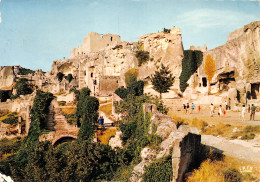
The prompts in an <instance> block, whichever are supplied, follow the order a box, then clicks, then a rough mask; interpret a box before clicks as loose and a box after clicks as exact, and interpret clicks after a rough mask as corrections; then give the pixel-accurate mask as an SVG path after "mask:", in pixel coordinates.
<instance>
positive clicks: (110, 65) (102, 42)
mask: <svg viewBox="0 0 260 182" xmlns="http://www.w3.org/2000/svg"><path fill="white" fill-rule="evenodd" d="M181 35H182V34H181V30H180V28H175V27H174V28H172V29H171V30H170V31H168V32H163V31H162V32H159V33H152V34H147V35H144V36H142V37H141V38H140V39H139V40H138V42H139V43H137V42H124V41H121V38H120V36H118V35H114V34H105V35H101V34H98V33H93V32H92V33H89V34H88V35H87V36H86V37H85V38H84V39H83V42H82V45H81V46H79V47H77V48H75V49H73V50H72V51H71V58H69V59H65V60H56V61H54V62H53V65H52V70H51V72H50V74H51V75H53V76H55V75H57V73H58V72H61V73H63V74H64V75H65V76H66V75H68V74H72V76H73V77H74V78H76V80H77V83H78V85H77V86H78V87H79V88H82V87H89V88H90V89H91V91H92V93H93V94H94V95H98V96H108V95H111V94H112V93H113V92H114V91H115V90H116V89H117V88H119V87H120V86H125V76H124V74H125V73H126V72H127V71H128V70H130V69H132V68H137V69H139V77H140V79H145V78H147V77H150V75H151V74H154V72H155V70H156V69H157V68H156V66H160V64H161V63H163V64H165V65H169V67H170V70H171V71H172V72H173V75H174V76H176V80H177V81H175V85H176V88H178V87H179V82H178V78H179V75H180V72H181V60H182V58H183V47H182V40H181ZM139 44H141V45H142V48H141V49H140V48H138V45H139ZM140 50H141V51H148V52H149V59H148V61H147V62H145V63H144V64H142V65H141V66H138V59H137V57H136V52H137V51H140Z"/></svg>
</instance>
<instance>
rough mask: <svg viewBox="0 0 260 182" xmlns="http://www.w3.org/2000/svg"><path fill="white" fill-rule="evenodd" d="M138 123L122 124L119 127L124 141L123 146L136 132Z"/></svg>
mask: <svg viewBox="0 0 260 182" xmlns="http://www.w3.org/2000/svg"><path fill="white" fill-rule="evenodd" d="M136 127H137V125H136V122H128V123H125V124H124V123H121V124H120V125H119V128H120V130H121V131H122V136H121V139H122V141H123V144H125V143H126V141H127V140H128V139H129V138H130V137H131V136H132V134H133V133H134V131H135V130H136Z"/></svg>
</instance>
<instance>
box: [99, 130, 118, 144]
mask: <svg viewBox="0 0 260 182" xmlns="http://www.w3.org/2000/svg"><path fill="white" fill-rule="evenodd" d="M116 132H117V129H116V128H109V129H107V130H105V131H104V132H103V134H102V135H101V136H100V137H99V140H100V143H102V144H105V145H107V144H108V142H109V140H110V138H111V137H113V136H115V135H116Z"/></svg>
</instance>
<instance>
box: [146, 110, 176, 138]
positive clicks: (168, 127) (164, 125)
mask: <svg viewBox="0 0 260 182" xmlns="http://www.w3.org/2000/svg"><path fill="white" fill-rule="evenodd" d="M151 121H152V124H155V125H157V130H156V134H157V135H159V136H160V137H162V139H163V140H165V139H166V138H167V137H168V136H169V135H170V133H171V132H172V131H177V127H176V124H175V123H174V122H173V121H172V118H171V117H170V116H167V115H163V114H161V113H155V114H154V115H153V116H152V118H151ZM152 124H151V126H152ZM150 131H151V128H150Z"/></svg>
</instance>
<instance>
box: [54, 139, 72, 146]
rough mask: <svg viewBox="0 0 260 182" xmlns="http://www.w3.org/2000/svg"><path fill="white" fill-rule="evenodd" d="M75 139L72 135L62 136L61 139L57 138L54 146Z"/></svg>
mask: <svg viewBox="0 0 260 182" xmlns="http://www.w3.org/2000/svg"><path fill="white" fill-rule="evenodd" d="M74 140H75V138H72V137H62V138H60V139H59V140H57V141H56V142H55V143H54V144H53V146H55V147H56V146H57V145H59V144H62V143H65V142H73V141H74Z"/></svg>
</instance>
